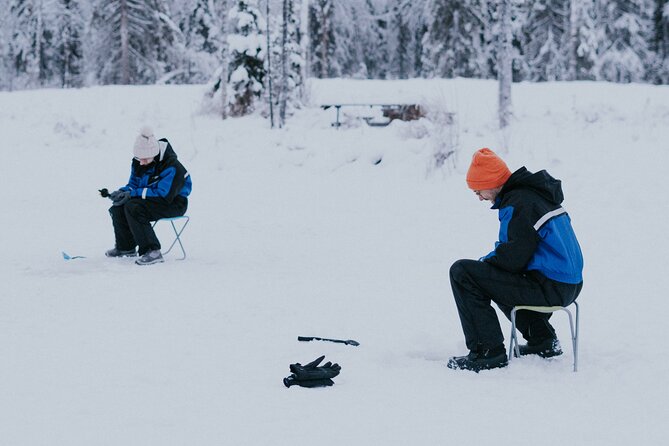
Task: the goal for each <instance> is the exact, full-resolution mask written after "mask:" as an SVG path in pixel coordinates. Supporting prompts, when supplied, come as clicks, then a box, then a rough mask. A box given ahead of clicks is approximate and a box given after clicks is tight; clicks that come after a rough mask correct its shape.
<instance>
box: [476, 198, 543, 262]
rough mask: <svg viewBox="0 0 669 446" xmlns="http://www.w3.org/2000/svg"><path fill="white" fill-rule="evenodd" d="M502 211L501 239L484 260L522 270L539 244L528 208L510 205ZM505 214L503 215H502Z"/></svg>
mask: <svg viewBox="0 0 669 446" xmlns="http://www.w3.org/2000/svg"><path fill="white" fill-rule="evenodd" d="M501 211H503V212H500V216H501V218H500V239H499V241H498V242H497V243H496V246H495V250H494V251H493V252H491V253H490V254H489V255H488V256H486V258H484V259H483V260H484V261H485V262H488V263H491V264H493V265H495V266H497V267H499V268H502V269H504V270H506V271H510V272H522V271H524V270H525V269H526V267H527V264H528V263H529V262H530V260H531V259H532V256H533V255H534V252H535V251H536V249H537V246H538V245H539V235H538V234H537V232H536V231H535V230H534V227H533V225H532V223H530V218H529V215H528V212H527V210H525V209H523V208H522V207H515V208H514V207H512V206H509V207H507V208H505V209H502V210H501ZM502 214H503V216H502Z"/></svg>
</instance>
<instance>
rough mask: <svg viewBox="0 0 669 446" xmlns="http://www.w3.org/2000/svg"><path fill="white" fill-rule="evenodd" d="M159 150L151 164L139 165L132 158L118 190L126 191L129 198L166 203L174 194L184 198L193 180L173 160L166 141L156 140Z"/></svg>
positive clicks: (189, 190) (175, 160) (169, 146)
mask: <svg viewBox="0 0 669 446" xmlns="http://www.w3.org/2000/svg"><path fill="white" fill-rule="evenodd" d="M158 145H159V146H160V152H159V153H158V155H156V158H155V160H154V162H153V163H151V164H149V165H147V166H142V165H141V164H139V161H138V160H137V159H133V160H132V167H131V171H130V180H128V184H127V185H125V186H123V187H122V188H121V189H122V190H128V191H130V196H131V197H132V198H143V199H147V198H158V199H159V198H163V199H165V200H167V202H168V203H172V201H173V200H174V199H175V198H176V197H177V196H181V197H184V198H186V197H188V195H190V192H191V189H192V187H193V183H192V182H191V178H190V174H189V173H188V171H187V170H186V168H185V167H184V166H183V165H182V164H181V163H180V162H179V160H178V159H177V154H176V153H175V152H174V150H173V149H172V146H171V145H170V143H169V141H167V139H165V138H163V139H160V140H158Z"/></svg>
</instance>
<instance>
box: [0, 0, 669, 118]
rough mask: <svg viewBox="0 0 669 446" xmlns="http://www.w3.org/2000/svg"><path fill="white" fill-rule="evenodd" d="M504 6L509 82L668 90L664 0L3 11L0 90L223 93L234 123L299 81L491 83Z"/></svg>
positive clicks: (24, 0)
mask: <svg viewBox="0 0 669 446" xmlns="http://www.w3.org/2000/svg"><path fill="white" fill-rule="evenodd" d="M509 4H510V7H511V28H512V29H511V33H512V49H511V51H510V56H509V57H511V59H512V61H511V66H512V72H513V79H514V81H523V80H525V81H550V80H603V81H612V82H648V83H656V84H665V83H667V82H668V81H669V62H668V58H667V55H668V54H669V1H668V0H533V1H528V0H504V1H499V0H458V1H450V0H347V1H337V0H267V1H266V0H90V1H89V0H87V1H84V0H0V11H2V14H0V89H2V90H18V89H28V88H42V87H81V86H92V85H104V84H154V83H159V84H160V83H180V84H190V83H206V82H211V84H212V88H213V90H216V89H218V87H220V86H221V83H222V82H221V81H224V82H223V83H224V84H225V85H227V87H228V88H227V89H220V91H221V92H222V93H224V94H228V95H230V94H231V95H232V96H233V97H232V98H230V99H228V104H229V106H230V113H231V114H233V115H234V114H243V113H244V112H245V111H246V110H245V109H246V108H247V107H248V105H249V101H251V100H252V99H253V97H254V96H255V97H259V96H261V95H265V94H266V90H267V87H268V85H269V83H270V82H275V83H276V85H277V86H279V87H280V88H279V89H278V90H277V91H276V94H277V98H276V99H275V100H276V101H278V102H277V104H278V105H279V109H280V110H282V112H283V113H284V114H285V112H286V111H285V109H286V107H290V102H291V101H290V98H292V97H293V96H294V95H296V94H298V93H299V86H300V85H301V84H302V79H306V78H308V77H318V78H330V77H349V78H358V79H406V78H414V77H425V78H431V77H439V78H453V77H468V78H481V79H494V78H496V77H497V70H498V67H499V66H500V65H499V62H500V61H498V53H500V51H499V48H500V47H499V45H498V43H499V42H498V39H499V37H500V36H503V35H505V33H504V32H503V30H501V29H500V24H501V20H500V9H501V7H502V6H505V5H509ZM268 46H269V47H270V51H267V48H268ZM504 54H506V52H504ZM268 55H269V57H268ZM240 67H243V69H242V68H240ZM249 67H250V68H249ZM270 70H271V73H272V74H271V75H266V73H268V72H269V71H270ZM226 90H227V91H226ZM281 101H283V103H281ZM286 104H288V105H286Z"/></svg>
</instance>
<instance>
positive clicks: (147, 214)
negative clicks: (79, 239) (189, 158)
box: [105, 127, 192, 265]
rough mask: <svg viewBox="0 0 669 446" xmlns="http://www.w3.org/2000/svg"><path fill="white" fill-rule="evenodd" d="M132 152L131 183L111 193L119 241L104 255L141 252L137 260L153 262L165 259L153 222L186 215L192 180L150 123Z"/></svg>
mask: <svg viewBox="0 0 669 446" xmlns="http://www.w3.org/2000/svg"><path fill="white" fill-rule="evenodd" d="M133 153H134V155H135V156H134V158H133V160H132V166H131V169H130V180H129V181H128V184H126V185H125V186H123V187H121V188H120V189H118V190H116V191H114V192H112V193H110V194H109V198H111V199H112V201H113V202H114V204H113V205H112V207H111V208H109V214H110V215H111V218H112V224H113V226H114V236H115V238H116V243H115V246H114V248H112V249H110V250H108V251H107V252H106V253H105V255H106V256H107V257H125V256H135V255H137V254H139V256H140V257H139V259H137V260H136V261H135V263H136V264H138V265H151V264H154V263H158V262H163V256H162V254H161V253H160V241H158V237H156V234H155V232H154V231H153V228H152V227H151V222H152V221H156V220H159V219H161V218H168V217H179V216H182V215H184V214H185V213H186V209H188V195H190V192H191V189H192V182H191V177H190V174H189V173H188V171H187V170H186V168H185V167H184V166H183V165H182V164H181V163H180V162H179V160H178V159H177V155H176V153H175V152H174V150H173V149H172V146H171V145H170V143H169V141H167V139H165V138H162V139H160V140H157V139H156V137H155V136H154V135H153V130H151V128H150V127H144V128H142V129H141V131H140V134H139V135H138V136H137V139H136V140H135V145H134V147H133ZM138 246H139V251H138V252H136V251H135V248H136V247H138Z"/></svg>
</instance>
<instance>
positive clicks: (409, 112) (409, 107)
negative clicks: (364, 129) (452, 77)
mask: <svg viewBox="0 0 669 446" xmlns="http://www.w3.org/2000/svg"><path fill="white" fill-rule="evenodd" d="M320 107H321V108H322V109H323V110H328V109H330V108H332V107H334V108H335V110H336V111H337V114H336V118H335V122H333V123H332V126H333V127H336V128H339V127H340V126H341V121H340V115H339V111H340V110H341V108H342V107H357V108H363V109H364V111H365V115H363V116H360V117H361V118H362V119H363V120H364V121H365V122H366V123H367V125H369V126H372V127H385V126H387V125H388V124H390V123H391V122H392V120H393V119H400V120H402V121H413V120H415V119H419V118H422V117H423V116H425V109H424V108H423V107H421V106H420V105H419V104H380V103H379V104H377V103H348V104H347V103H342V104H322V105H321V106H320ZM370 111H371V112H373V113H372V114H371V115H370ZM379 112H380V113H381V116H382V117H383V118H387V119H384V120H381V121H378V120H376V118H377V116H374V113H376V115H378V114H379Z"/></svg>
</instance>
